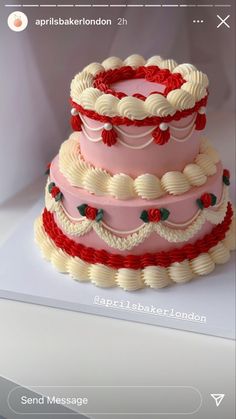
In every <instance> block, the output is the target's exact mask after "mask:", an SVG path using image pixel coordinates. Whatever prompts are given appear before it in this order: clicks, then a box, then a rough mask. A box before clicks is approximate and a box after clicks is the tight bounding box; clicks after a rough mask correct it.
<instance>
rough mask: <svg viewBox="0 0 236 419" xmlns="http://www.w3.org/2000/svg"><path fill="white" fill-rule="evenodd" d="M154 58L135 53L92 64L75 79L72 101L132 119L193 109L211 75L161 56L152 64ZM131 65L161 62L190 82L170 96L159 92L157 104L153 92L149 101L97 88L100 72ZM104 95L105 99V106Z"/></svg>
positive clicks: (162, 115)
mask: <svg viewBox="0 0 236 419" xmlns="http://www.w3.org/2000/svg"><path fill="white" fill-rule="evenodd" d="M153 58H155V57H151V58H150V59H148V60H147V61H146V60H145V59H144V58H143V57H142V56H138V55H133V56H130V57H128V58H126V60H124V61H123V62H122V61H121V60H120V58H116V57H110V58H108V59H107V60H105V62H106V64H105V67H104V66H103V65H102V64H99V63H92V64H90V65H89V66H87V67H85V69H84V70H83V71H82V72H81V73H79V74H77V75H76V76H75V77H74V79H73V80H72V82H71V98H72V100H73V101H74V102H75V103H77V104H78V105H81V106H82V107H83V108H84V109H89V110H93V111H96V112H97V113H98V114H101V115H106V116H112V117H113V116H115V115H117V116H121V117H128V118H129V119H136V120H142V119H145V118H147V117H151V116H160V117H165V116H169V115H173V114H174V113H175V112H177V111H182V110H186V109H191V108H192V107H193V106H194V104H195V102H197V101H199V100H201V99H202V98H204V97H205V96H206V95H207V90H206V88H207V87H208V84H209V82H208V78H207V76H206V75H205V74H204V73H202V72H200V71H198V70H197V69H196V68H195V67H194V66H191V65H189V64H182V65H178V64H177V63H176V62H175V61H173V60H163V59H162V58H161V57H159V58H158V61H156V59H154V62H158V64H150V62H152V59H153ZM129 63H130V64H129ZM140 63H143V64H140ZM127 65H131V66H132V67H134V68H138V67H139V66H141V65H146V66H147V65H158V66H159V67H160V68H167V69H169V70H170V71H171V72H173V74H175V73H176V72H179V73H180V74H181V75H182V77H183V78H184V80H185V81H186V82H187V85H186V86H185V84H186V83H184V84H183V85H182V86H181V88H179V89H175V90H172V91H171V92H170V93H168V95H167V97H166V98H165V97H164V96H162V95H160V94H156V95H155V96H156V98H155V103H156V104H157V105H155V106H154V104H153V100H152V99H149V98H150V97H151V96H152V95H150V96H149V97H147V98H146V100H145V101H142V100H140V99H138V98H136V97H132V96H126V97H125V98H122V99H118V98H116V97H114V96H113V97H112V95H107V94H106V93H103V92H102V91H100V90H99V89H97V88H94V87H93V81H94V77H95V76H96V74H98V73H99V72H102V71H106V70H109V69H114V68H120V67H122V66H127ZM114 66H115V67H114ZM91 75H92V77H93V79H92V78H91ZM101 98H102V100H101ZM103 98H105V104H106V105H105V107H104V103H103V102H104V101H103Z"/></svg>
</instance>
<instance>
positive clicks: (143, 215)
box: [140, 210, 149, 223]
mask: <svg viewBox="0 0 236 419" xmlns="http://www.w3.org/2000/svg"><path fill="white" fill-rule="evenodd" d="M140 218H141V220H143V221H144V222H145V223H148V222H149V219H148V212H147V211H146V210H144V211H142V213H141V215H140Z"/></svg>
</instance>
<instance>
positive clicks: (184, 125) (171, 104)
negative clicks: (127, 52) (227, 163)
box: [71, 55, 208, 177]
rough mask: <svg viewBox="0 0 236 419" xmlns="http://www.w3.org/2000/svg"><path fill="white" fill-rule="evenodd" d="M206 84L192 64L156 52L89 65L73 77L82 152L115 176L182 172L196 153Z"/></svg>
mask: <svg viewBox="0 0 236 419" xmlns="http://www.w3.org/2000/svg"><path fill="white" fill-rule="evenodd" d="M207 87H208V78H207V76H206V75H205V74H203V73H202V72H200V71H198V70H197V69H196V67H194V66H193V65H192V64H181V65H178V64H177V63H176V62H175V61H173V60H163V59H162V58H161V57H159V56H154V57H152V58H150V59H149V60H147V61H145V59H144V58H143V57H141V56H139V55H132V56H130V57H128V58H127V59H126V60H124V61H122V60H120V59H119V58H116V57H110V58H108V59H106V60H105V61H103V63H102V64H99V63H92V64H90V65H89V66H87V67H85V69H84V70H83V71H82V72H81V73H79V74H77V75H76V76H75V78H74V79H73V81H72V83H71V102H72V127H73V129H74V130H75V131H80V133H79V135H78V141H79V144H80V154H81V157H82V158H83V159H84V160H85V161H86V162H89V163H90V164H91V165H93V166H94V167H96V168H101V169H105V170H107V171H108V172H110V173H111V174H114V175H115V174H116V173H121V172H122V173H124V174H127V175H129V176H131V177H136V176H139V175H141V174H145V173H149V174H153V175H156V176H159V177H160V176H163V175H164V174H165V173H166V172H169V171H182V170H183V169H184V168H185V167H186V165H187V164H191V163H193V162H194V160H195V158H196V157H197V156H198V154H199V152H200V139H201V138H200V134H199V131H201V130H202V129H204V127H205V124H206V116H205V107H206V103H207V96H208V92H207Z"/></svg>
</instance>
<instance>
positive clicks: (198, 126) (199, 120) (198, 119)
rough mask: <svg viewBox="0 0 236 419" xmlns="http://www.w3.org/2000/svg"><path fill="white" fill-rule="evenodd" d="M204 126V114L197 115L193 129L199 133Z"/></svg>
mask: <svg viewBox="0 0 236 419" xmlns="http://www.w3.org/2000/svg"><path fill="white" fill-rule="evenodd" d="M205 126H206V114H205V113H204V114H200V113H198V114H197V117H196V121H195V129H196V130H197V131H201V130H203V129H204V128H205Z"/></svg>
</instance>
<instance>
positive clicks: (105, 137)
mask: <svg viewBox="0 0 236 419" xmlns="http://www.w3.org/2000/svg"><path fill="white" fill-rule="evenodd" d="M102 141H103V143H104V144H106V145H107V146H108V147H111V146H112V145H114V144H115V143H116V141H117V133H116V131H115V130H114V129H110V130H106V129H103V130H102Z"/></svg>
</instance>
